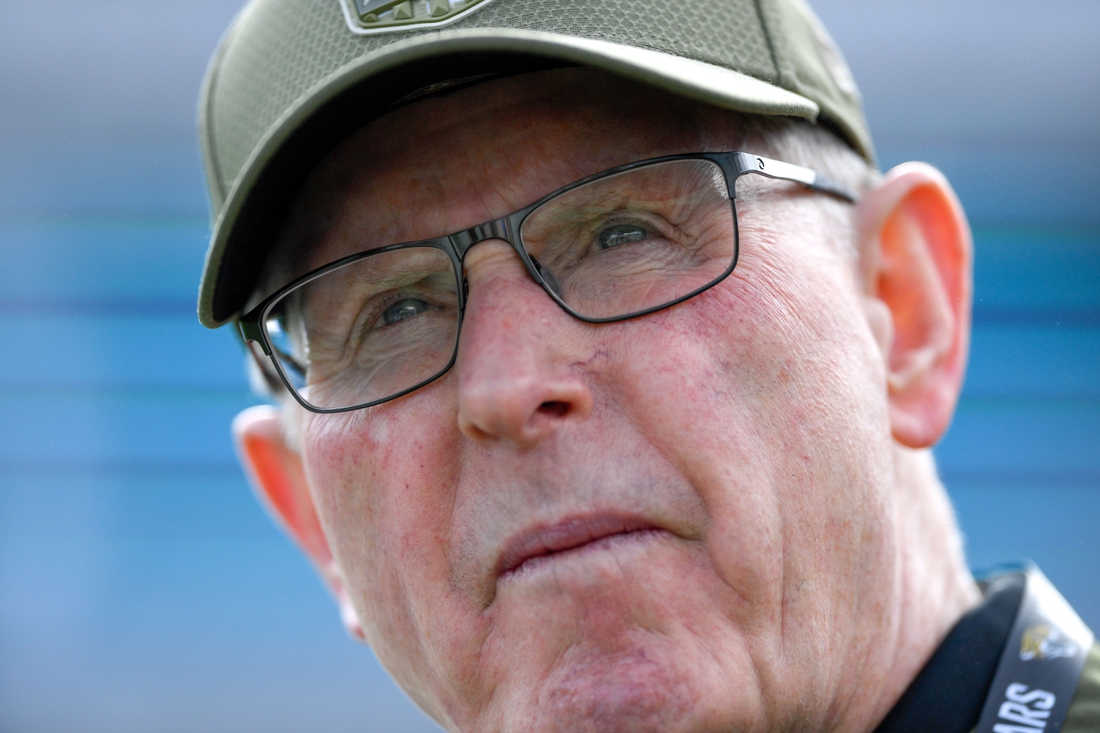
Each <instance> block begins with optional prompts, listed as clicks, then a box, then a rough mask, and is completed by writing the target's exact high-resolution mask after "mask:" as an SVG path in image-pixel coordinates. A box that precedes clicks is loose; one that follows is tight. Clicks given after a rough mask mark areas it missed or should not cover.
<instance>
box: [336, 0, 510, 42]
mask: <svg viewBox="0 0 1100 733" xmlns="http://www.w3.org/2000/svg"><path fill="white" fill-rule="evenodd" d="M489 2H491V0H340V3H341V5H342V6H343V9H344V19H345V20H346V21H347V23H348V27H349V28H350V29H351V30H352V32H353V33H358V34H371V33H392V32H395V31H412V30H417V29H420V28H430V27H434V26H440V25H446V24H447V23H453V22H454V21H456V20H458V19H459V18H462V17H464V16H465V15H467V14H468V13H470V12H471V11H473V10H474V9H476V8H479V7H481V6H483V5H486V4H488V3H489Z"/></svg>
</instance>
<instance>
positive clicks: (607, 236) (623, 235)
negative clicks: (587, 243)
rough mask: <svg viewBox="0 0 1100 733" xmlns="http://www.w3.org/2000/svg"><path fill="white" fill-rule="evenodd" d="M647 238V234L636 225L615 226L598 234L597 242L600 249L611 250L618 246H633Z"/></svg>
mask: <svg viewBox="0 0 1100 733" xmlns="http://www.w3.org/2000/svg"><path fill="white" fill-rule="evenodd" d="M648 237H649V232H647V231H646V230H645V229H644V228H642V227H640V226H638V225H637V224H616V225H615V226H612V227H608V228H607V229H604V230H603V231H602V232H600V236H599V237H597V241H599V243H600V249H611V248H612V247H618V246H619V245H620V244H633V243H634V242H640V241H642V240H643V239H647V238H648Z"/></svg>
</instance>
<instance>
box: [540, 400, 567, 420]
mask: <svg viewBox="0 0 1100 733" xmlns="http://www.w3.org/2000/svg"><path fill="white" fill-rule="evenodd" d="M539 412H541V413H543V414H544V415H549V416H551V417H565V414H566V413H567V412H569V403H568V402H559V401H553V402H543V403H542V404H541V405H539Z"/></svg>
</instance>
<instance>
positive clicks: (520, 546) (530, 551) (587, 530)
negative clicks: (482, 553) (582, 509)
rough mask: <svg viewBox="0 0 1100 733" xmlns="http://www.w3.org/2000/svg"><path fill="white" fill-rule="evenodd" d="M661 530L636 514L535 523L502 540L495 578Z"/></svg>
mask: <svg viewBox="0 0 1100 733" xmlns="http://www.w3.org/2000/svg"><path fill="white" fill-rule="evenodd" d="M662 531H663V530H661V529H660V528H659V527H656V526H654V525H653V523H652V522H648V521H646V520H644V519H641V518H638V517H624V516H618V515H604V514H600V515H595V516H585V517H576V518H572V519H567V520H565V521H562V522H558V523H557V524H553V525H544V526H538V527H534V528H531V529H528V530H525V531H523V532H520V533H519V534H517V535H514V536H513V537H511V538H509V539H508V541H507V542H505V544H504V549H503V551H502V552H501V554H500V559H499V561H498V562H497V580H498V582H499V581H504V580H508V579H511V578H514V577H516V576H518V575H520V574H525V573H528V572H532V571H535V570H537V569H538V568H539V567H540V566H544V565H548V564H550V563H552V562H554V561H556V560H558V559H561V558H563V557H564V556H566V555H572V554H576V553H580V552H585V551H589V550H598V549H602V548H609V547H611V546H612V545H614V544H617V543H622V542H632V541H638V540H646V539H651V538H652V537H653V536H655V535H657V534H658V533H660V532H662Z"/></svg>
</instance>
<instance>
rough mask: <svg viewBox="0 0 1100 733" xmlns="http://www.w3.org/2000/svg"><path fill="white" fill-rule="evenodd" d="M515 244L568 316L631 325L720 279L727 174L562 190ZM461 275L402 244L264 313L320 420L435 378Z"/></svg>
mask: <svg viewBox="0 0 1100 733" xmlns="http://www.w3.org/2000/svg"><path fill="white" fill-rule="evenodd" d="M520 239H521V241H522V243H523V246H524V247H525V249H526V250H527V252H528V254H530V255H531V257H532V258H534V259H535V260H536V261H537V262H538V265H539V267H540V269H541V271H542V273H543V278H544V280H546V281H547V283H548V285H549V286H550V287H551V289H552V290H554V291H555V292H556V293H557V294H558V295H559V297H560V298H561V299H562V301H563V302H564V303H565V304H566V305H567V306H568V307H569V308H570V309H572V310H573V311H574V312H575V313H576V314H577V315H580V316H582V317H584V318H590V319H605V318H616V317H621V316H627V315H630V314H633V313H637V312H640V311H646V310H651V309H654V308H658V307H661V306H662V305H666V304H668V303H671V302H673V301H676V300H678V299H680V298H682V297H684V296H685V295H688V294H690V293H693V292H695V291H697V290H700V289H702V288H705V287H707V286H708V285H711V284H713V283H714V282H715V281H717V280H718V279H720V278H721V277H722V276H723V275H725V274H726V273H727V271H728V270H729V268H730V267H731V265H732V263H733V259H734V253H735V251H736V224H735V221H734V214H733V207H732V205H731V203H730V200H729V195H728V189H727V186H726V179H725V177H724V174H723V172H722V169H721V168H720V167H719V166H718V165H717V164H715V163H712V162H710V161H707V160H674V161H665V162H660V163H654V164H650V165H646V166H642V167H639V168H633V169H630V170H627V171H623V172H619V173H614V174H610V175H608V176H604V177H601V178H598V179H596V180H593V181H590V182H588V183H586V184H583V185H580V186H577V187H574V188H570V189H568V190H566V191H564V192H562V193H561V194H559V195H558V196H555V197H553V198H551V199H549V200H548V201H546V202H545V203H543V204H542V205H541V206H539V207H538V208H536V209H535V210H534V211H532V212H531V213H530V214H529V215H528V216H527V217H526V219H525V220H524V221H523V224H522V225H521V227H520ZM461 282H462V280H461V277H460V275H459V273H457V272H456V271H455V269H454V265H453V264H452V260H451V258H450V257H449V256H448V255H447V254H446V253H445V252H443V251H442V250H440V249H437V248H435V247H431V246H410V247H406V248H402V249H399V250H395V251H390V252H384V253H380V254H377V255H372V256H368V257H365V258H363V259H361V260H356V261H354V262H352V263H350V264H348V265H346V266H344V267H341V268H338V269H336V270H333V271H330V272H328V273H326V274H325V275H324V276H322V277H319V278H317V279H315V280H312V281H309V282H307V283H305V284H303V285H302V286H301V287H299V288H297V289H295V290H293V291H291V292H290V293H288V294H286V296H284V298H283V299H282V300H280V301H279V302H278V303H277V304H275V306H274V307H273V308H272V309H271V310H270V311H269V317H268V319H267V321H266V323H265V328H266V332H267V334H268V339H269V341H270V343H271V346H272V347H273V348H272V352H273V354H275V356H276V358H277V359H278V361H279V363H280V365H281V367H282V369H283V371H284V373H285V375H286V376H287V378H288V380H289V381H290V382H291V385H292V386H293V387H294V389H295V390H296V391H297V392H298V394H299V395H300V396H301V397H302V398H303V399H304V400H305V401H306V402H308V403H309V404H311V405H313V406H314V407H317V408H320V409H338V408H344V407H352V406H355V405H361V404H365V403H368V402H375V401H379V400H384V399H386V398H388V397H392V396H394V395H396V394H399V393H401V392H404V391H407V390H409V389H411V388H414V387H416V386H419V385H421V384H423V383H426V382H428V381H431V380H432V379H434V378H436V377H437V376H439V375H440V374H441V373H442V372H443V371H445V370H446V369H447V368H448V366H449V365H450V363H451V361H452V359H453V356H454V353H455V349H456V347H457V343H458V331H459V318H460V314H459V307H458V306H459V296H458V293H459V288H460V287H461Z"/></svg>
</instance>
